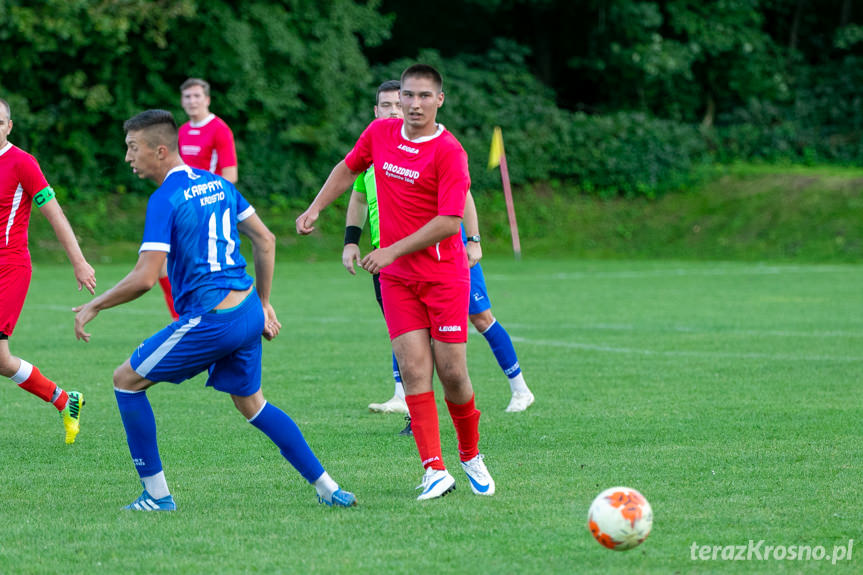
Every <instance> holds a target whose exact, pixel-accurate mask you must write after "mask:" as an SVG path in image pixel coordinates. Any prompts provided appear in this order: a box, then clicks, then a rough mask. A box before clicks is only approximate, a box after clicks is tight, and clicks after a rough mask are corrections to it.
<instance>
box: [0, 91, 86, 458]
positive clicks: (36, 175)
mask: <svg viewBox="0 0 863 575" xmlns="http://www.w3.org/2000/svg"><path fill="white" fill-rule="evenodd" d="M11 131H12V110H11V109H10V107H9V103H8V102H6V100H3V99H0V293H2V294H3V297H2V298H0V375H3V376H5V377H8V378H10V379H11V380H12V381H14V382H15V383H17V384H18V386H19V387H21V388H22V389H24V390H26V391H29V392H30V393H32V394H33V395H36V396H38V397H40V398H42V399H43V400H45V401H49V402H51V403H52V404H53V405H54V407H56V408H57V410H58V411H59V412H60V415H61V416H62V419H63V427H65V429H66V443H74V442H75V436H76V435H78V431H79V429H80V416H81V406H83V405H84V395H83V394H82V393H80V392H77V391H70V392H69V393H68V394H67V393H66V392H65V391H63V390H62V389H61V388H60V387H59V386H58V385H57V384H56V383H54V382H53V381H51V380H50V379H48V378H47V377H45V376H44V375H42V373H41V372H40V371H39V369H38V368H37V367H36V366H35V365H32V364H30V363H28V362H27V361H25V360H23V359H21V358H18V357H15V356H14V355H12V354H11V353H10V351H9V336H11V335H12V331H13V330H14V329H15V324H16V323H18V316H20V315H21V309H22V308H23V307H24V299H25V298H26V297H27V289H28V288H29V287H30V276H31V272H32V268H31V264H30V251H29V249H28V248H27V229H28V227H29V225H30V206H31V202H33V203H35V204H36V206H37V207H38V208H39V211H40V212H41V213H42V215H44V216H45V218H47V220H48V222H50V224H51V227H53V228H54V233H55V234H56V236H57V239H58V240H59V241H60V244H61V245H62V246H63V249H64V250H66V255H67V256H68V257H69V261H70V262H72V267H73V268H74V270H75V279H76V280H77V281H78V289H79V290H80V289H81V288H82V287H86V288H87V290H88V291H89V292H90V293H91V294H95V293H96V276H95V273H94V271H93V268H92V267H91V266H90V264H88V263H87V260H85V259H84V255H83V254H82V253H81V248H80V247H79V246H78V241H77V240H76V239H75V234H74V233H73V232H72V227H71V226H70V225H69V222H68V220H66V216H64V215H63V210H62V209H61V208H60V204H59V203H58V202H57V200H56V199H55V198H54V190H52V189H51V186H49V185H48V182H47V181H46V180H45V176H44V175H43V174H42V170H41V169H40V168H39V163H38V162H37V161H36V158H34V157H33V156H31V155H30V154H28V153H27V152H25V151H24V150H22V149H21V148H19V147H17V146H13V145H12V143H11V142H9V141H8V140H7V137H8V136H9V132H11Z"/></svg>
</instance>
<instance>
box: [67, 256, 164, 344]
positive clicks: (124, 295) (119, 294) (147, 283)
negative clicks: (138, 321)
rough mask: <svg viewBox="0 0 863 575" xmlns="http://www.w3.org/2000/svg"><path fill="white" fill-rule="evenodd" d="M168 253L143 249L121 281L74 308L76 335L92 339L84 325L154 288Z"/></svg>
mask: <svg viewBox="0 0 863 575" xmlns="http://www.w3.org/2000/svg"><path fill="white" fill-rule="evenodd" d="M167 256H168V254H167V253H165V252H157V251H143V252H141V253H140V255H139V256H138V263H136V264H135V267H134V268H133V269H132V271H130V272H129V273H128V274H127V275H126V277H124V278H123V279H122V280H120V282H119V283H118V284H117V285H115V286H114V287H112V288H111V289H109V290H108V291H106V292H105V293H103V294H101V295H100V296H98V297H96V298H93V299H92V300H90V301H89V302H88V303H86V304H84V305H79V306H78V307H76V308H73V309H72V311H74V312H75V337H76V338H78V339H83V340H84V341H85V342H89V341H90V334H89V333H87V332H86V331H84V326H86V325H87V324H88V323H89V322H91V321H92V320H93V318H95V317H96V316H97V315H98V314H99V312H100V311H102V310H103V309H108V308H112V307H115V306H118V305H120V304H124V303H126V302H129V301H132V300H134V299H138V298H139V297H141V296H142V295H144V294H145V293H147V292H148V291H150V288H152V287H153V286H154V285H155V284H156V282H157V281H158V280H159V271H160V270H161V269H162V264H163V263H164V262H165V259H166V258H167Z"/></svg>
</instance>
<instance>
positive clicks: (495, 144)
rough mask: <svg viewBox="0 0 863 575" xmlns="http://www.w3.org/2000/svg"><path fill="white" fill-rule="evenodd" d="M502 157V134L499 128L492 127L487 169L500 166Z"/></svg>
mask: <svg viewBox="0 0 863 575" xmlns="http://www.w3.org/2000/svg"><path fill="white" fill-rule="evenodd" d="M502 155H503V133H501V131H500V126H495V127H494V135H493V136H492V137H491V149H490V150H489V152H488V169H489V170H490V169H492V168H494V167H497V166H499V165H500V157H501V156H502Z"/></svg>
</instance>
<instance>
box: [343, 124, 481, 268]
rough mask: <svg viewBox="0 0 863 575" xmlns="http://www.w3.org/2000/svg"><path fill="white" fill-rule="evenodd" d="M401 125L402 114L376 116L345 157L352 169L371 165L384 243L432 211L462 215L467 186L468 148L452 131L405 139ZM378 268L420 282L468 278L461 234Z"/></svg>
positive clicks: (402, 234)
mask: <svg viewBox="0 0 863 575" xmlns="http://www.w3.org/2000/svg"><path fill="white" fill-rule="evenodd" d="M403 125H404V121H403V120H402V119H400V118H382V119H379V120H375V121H374V122H372V123H371V124H369V126H368V127H367V128H366V129H365V131H364V132H363V133H362V135H361V136H360V138H359V140H357V143H356V145H355V146H354V149H353V150H351V151H350V153H349V154H348V155H347V156H346V157H345V164H347V166H348V168H350V169H351V170H352V171H354V172H362V171H365V170H366V169H367V168H368V167H369V166H370V165H372V164H374V167H375V182H376V184H377V194H378V213H379V216H380V228H381V230H380V231H381V247H382V248H385V247H387V246H390V245H392V244H394V243H395V242H397V241H399V240H400V239H402V238H404V237H407V236H409V235H411V234H412V233H414V232H416V231H417V230H419V229H420V228H421V227H423V226H424V225H425V224H427V223H428V222H429V221H431V219H432V218H434V217H435V216H458V217H462V216H463V215H464V202H465V197H466V196H467V192H468V190H469V189H470V173H469V172H468V168H467V153H465V151H464V148H462V146H461V144H460V143H459V142H458V140H456V138H455V136H453V135H452V134H451V133H450V132H448V131H447V130H446V128H444V127H443V125H439V126H438V130H437V132H436V133H435V134H434V135H432V136H427V137H423V138H419V139H416V140H408V139H407V137H406V136H405V134H404V131H403ZM381 273H382V274H391V275H394V276H397V277H401V278H404V279H408V280H419V281H446V280H450V279H460V280H465V281H470V280H469V272H468V264H467V255H466V253H465V249H464V244H462V242H461V236H460V234H454V235H452V236H450V237H448V238H445V239H443V240H441V241H440V242H438V243H437V244H435V245H433V246H429V247H427V248H424V249H422V250H418V251H416V252H413V253H410V254H406V255H404V256H402V257H400V258H398V259H396V261H395V262H393V263H392V264H390V265H388V266H387V267H385V268H384V269H383V270H381Z"/></svg>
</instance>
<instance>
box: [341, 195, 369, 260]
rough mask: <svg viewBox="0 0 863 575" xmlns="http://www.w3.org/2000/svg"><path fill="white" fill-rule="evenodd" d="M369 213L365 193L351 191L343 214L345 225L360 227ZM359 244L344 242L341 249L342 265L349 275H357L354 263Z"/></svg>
mask: <svg viewBox="0 0 863 575" xmlns="http://www.w3.org/2000/svg"><path fill="white" fill-rule="evenodd" d="M368 213H369V202H368V200H367V199H366V195H365V194H364V193H361V192H351V199H350V201H349V202H348V211H347V213H346V214H345V227H346V228H347V227H350V226H356V227H358V228H360V229H362V228H363V226H364V225H365V224H366V217H367V216H368ZM360 258H362V254H360V246H358V245H357V244H353V243H350V244H345V247H344V249H342V265H343V266H345V269H346V270H348V271H349V272H350V273H351V275H357V272H356V270H355V269H354V263H356V264H358V265H359V263H360Z"/></svg>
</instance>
